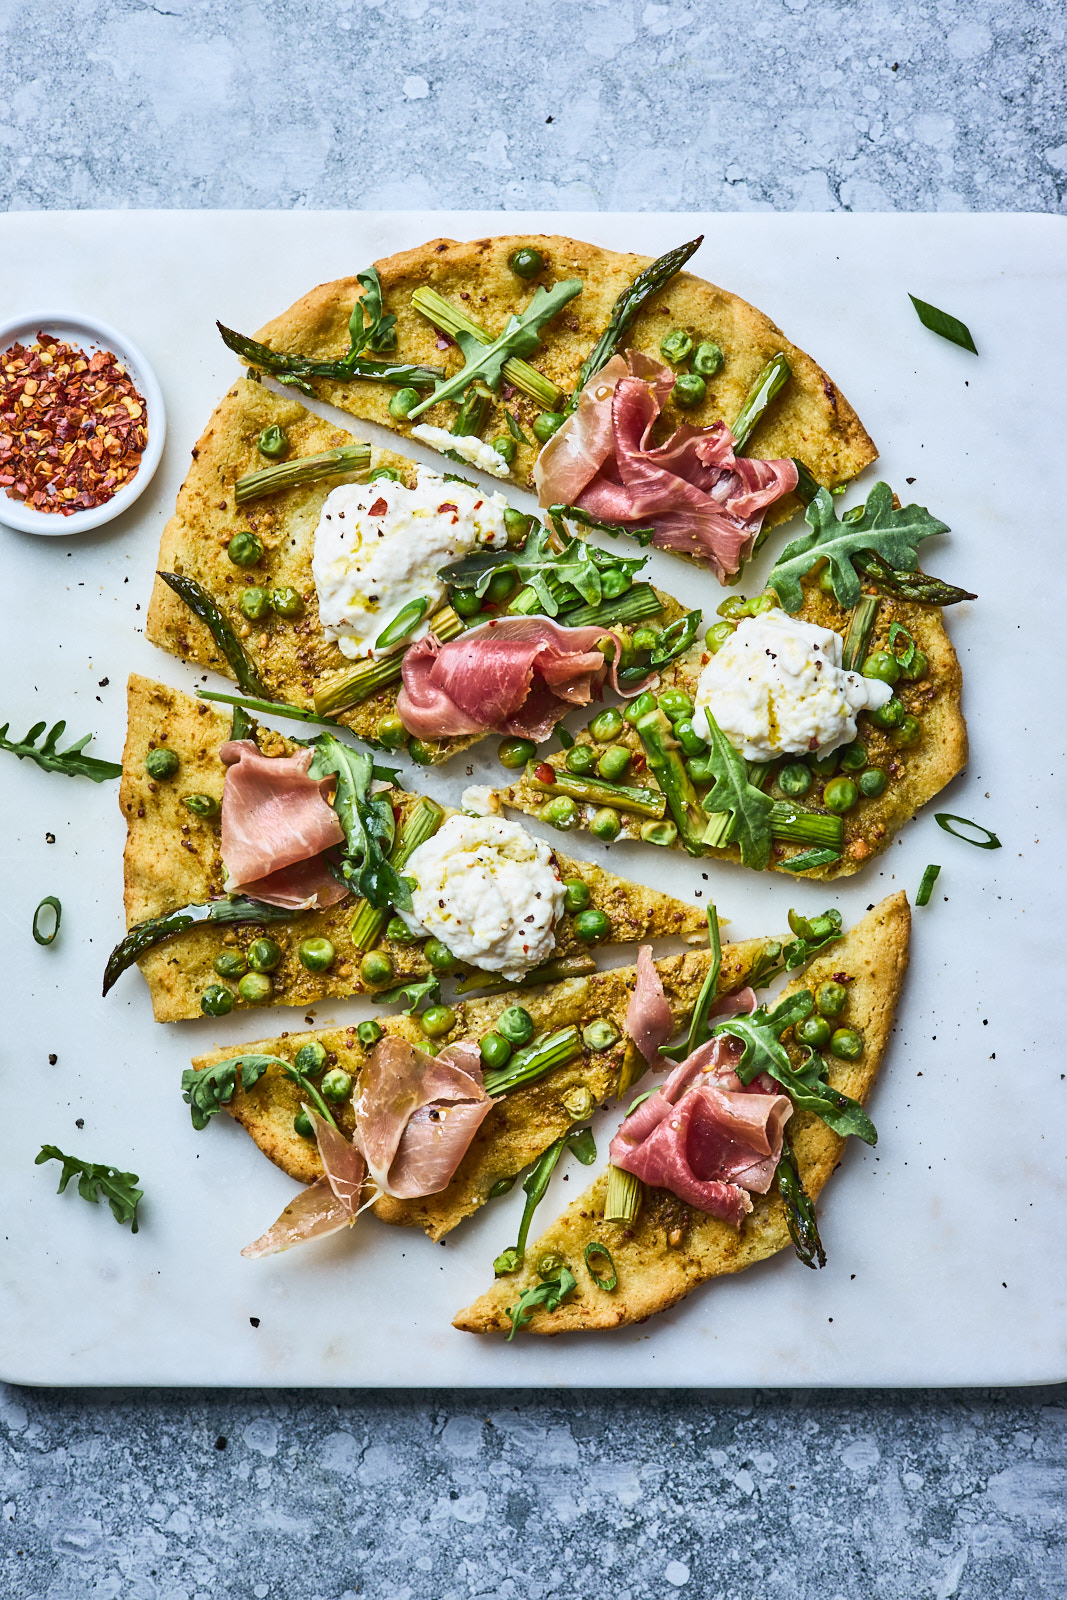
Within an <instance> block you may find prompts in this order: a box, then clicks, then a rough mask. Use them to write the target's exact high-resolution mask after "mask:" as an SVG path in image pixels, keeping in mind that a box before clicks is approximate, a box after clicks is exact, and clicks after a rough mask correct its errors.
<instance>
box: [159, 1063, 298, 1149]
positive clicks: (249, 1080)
mask: <svg viewBox="0 0 1067 1600" xmlns="http://www.w3.org/2000/svg"><path fill="white" fill-rule="evenodd" d="M288 1065H289V1063H288V1062H287V1061H283V1060H282V1059H281V1057H280V1056H262V1055H256V1054H251V1055H244V1056H227V1058H226V1060H225V1061H214V1062H212V1064H211V1066H210V1067H204V1069H203V1071H201V1072H197V1071H196V1069H195V1068H194V1067H186V1069H185V1071H184V1072H183V1073H182V1099H183V1100H184V1101H185V1103H186V1105H187V1106H188V1107H189V1114H190V1116H191V1117H192V1119H193V1127H194V1128H195V1129H196V1131H197V1133H199V1132H200V1131H201V1129H202V1128H206V1127H207V1125H208V1120H209V1118H211V1117H217V1116H218V1114H219V1112H220V1111H221V1110H222V1108H223V1106H228V1105H229V1103H230V1101H231V1100H232V1099H233V1095H234V1090H235V1089H236V1088H237V1074H238V1072H240V1074H241V1088H242V1089H252V1088H254V1087H255V1085H256V1084H257V1083H258V1082H259V1080H260V1078H262V1076H263V1074H264V1073H265V1072H266V1070H267V1068H268V1067H270V1066H278V1067H287V1066H288Z"/></svg>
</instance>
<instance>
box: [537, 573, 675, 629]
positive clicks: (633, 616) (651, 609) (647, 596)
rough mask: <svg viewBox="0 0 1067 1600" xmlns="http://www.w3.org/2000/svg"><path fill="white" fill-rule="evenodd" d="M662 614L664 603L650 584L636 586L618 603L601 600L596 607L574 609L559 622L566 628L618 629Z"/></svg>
mask: <svg viewBox="0 0 1067 1600" xmlns="http://www.w3.org/2000/svg"><path fill="white" fill-rule="evenodd" d="M662 610H663V602H662V601H661V600H660V597H659V595H658V594H657V593H656V591H655V589H653V587H652V585H651V584H650V583H635V584H634V585H633V586H632V588H629V589H627V591H626V593H625V594H622V595H620V596H619V597H618V599H617V600H601V602H600V604H599V605H596V606H577V607H576V608H575V610H573V611H568V612H566V613H565V615H563V616H561V617H560V618H559V621H560V623H561V624H562V625H563V626H564V627H567V628H587V627H594V628H597V627H605V628H613V627H617V626H619V627H621V626H622V624H623V623H628V622H643V621H644V620H645V618H646V617H654V616H656V615H657V614H658V613H659V612H660V611H662Z"/></svg>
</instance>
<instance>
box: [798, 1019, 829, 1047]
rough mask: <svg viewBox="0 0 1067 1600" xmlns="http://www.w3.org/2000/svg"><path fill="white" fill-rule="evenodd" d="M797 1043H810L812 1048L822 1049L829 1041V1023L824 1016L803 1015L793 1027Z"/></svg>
mask: <svg viewBox="0 0 1067 1600" xmlns="http://www.w3.org/2000/svg"><path fill="white" fill-rule="evenodd" d="M793 1034H794V1037H795V1038H796V1041H797V1044H810V1046H811V1048H812V1049H813V1050H824V1049H825V1048H826V1046H827V1045H828V1044H829V1043H830V1024H829V1023H828V1022H827V1020H826V1018H825V1017H818V1016H812V1017H805V1018H804V1020H803V1022H798V1023H797V1025H796V1027H795V1028H794V1029H793Z"/></svg>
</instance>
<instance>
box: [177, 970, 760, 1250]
mask: <svg viewBox="0 0 1067 1600" xmlns="http://www.w3.org/2000/svg"><path fill="white" fill-rule="evenodd" d="M766 944H767V941H766V940H763V939H750V940H746V941H744V942H742V943H739V944H727V945H724V946H723V952H722V968H721V971H720V974H719V980H718V992H719V993H720V994H729V993H733V992H734V991H735V990H737V989H741V988H743V987H744V985H745V984H746V982H747V981H748V977H749V974H750V973H751V972H752V970H753V968H754V966H755V964H756V962H757V961H758V959H759V957H760V955H761V953H762V952H763V951H764V949H765V948H766ZM710 963H711V954H710V952H709V951H708V950H693V951H687V952H686V953H685V954H683V955H676V956H668V957H666V958H665V959H663V960H661V961H657V962H656V967H657V970H658V971H659V974H660V977H661V978H662V980H663V986H664V992H665V993H666V995H667V998H668V1000H669V1001H670V1005H671V1011H672V1014H673V1016H674V1020H675V1023H676V1025H677V1026H678V1027H681V1026H682V1024H683V1022H684V1021H685V1019H686V1018H687V1017H688V1015H689V1014H690V1012H691V1011H692V1009H693V1006H694V1005H695V1003H696V999H697V995H698V994H699V992H700V986H701V984H702V983H703V981H704V979H705V977H706V976H707V972H708V968H709V966H710ZM635 970H636V969H635V968H634V967H632V966H628V967H616V968H613V969H611V970H609V971H605V972H595V973H591V974H590V975H589V976H588V977H582V978H569V979H567V980H565V981H564V982H562V983H555V984H546V985H544V986H543V987H541V988H537V989H530V990H526V991H524V993H523V994H522V996H521V1003H522V1004H523V1005H524V1006H525V1007H526V1009H527V1010H528V1011H529V1013H530V1015H531V1016H532V1017H533V1019H534V1023H535V1025H536V1028H537V1032H538V1033H540V1032H542V1031H546V1032H551V1031H554V1030H555V1029H557V1028H565V1027H570V1026H572V1025H573V1026H577V1027H579V1028H584V1027H586V1026H587V1025H588V1024H589V1023H590V1022H592V1021H594V1020H595V1019H597V1018H610V1019H612V1020H614V1022H615V1024H616V1026H617V1027H618V1029H619V1032H620V1037H619V1039H618V1040H617V1041H616V1043H615V1044H613V1045H612V1046H610V1047H609V1048H608V1049H606V1050H599V1051H598V1050H590V1049H588V1048H587V1049H585V1051H584V1053H583V1055H582V1057H581V1058H580V1059H579V1060H576V1061H575V1062H573V1063H572V1064H571V1065H569V1066H566V1067H560V1068H558V1069H557V1070H556V1071H555V1072H552V1073H549V1074H548V1075H547V1076H546V1077H545V1078H542V1079H541V1080H540V1081H539V1082H537V1083H531V1084H526V1085H524V1086H523V1087H522V1088H521V1089H516V1090H514V1091H513V1092H512V1093H511V1094H509V1095H507V1096H506V1097H505V1098H504V1099H503V1100H501V1101H500V1102H499V1103H498V1104H497V1105H496V1106H495V1107H494V1109H493V1110H492V1111H491V1112H490V1113H489V1115H488V1116H487V1117H486V1119H485V1121H484V1122H483V1123H482V1125H481V1127H480V1128H479V1130H478V1132H477V1134H476V1135H475V1137H474V1140H473V1142H472V1144H471V1147H470V1149H469V1150H468V1151H467V1154H466V1155H465V1156H464V1158H463V1160H462V1162H461V1163H460V1165H459V1168H458V1170H457V1171H456V1174H455V1176H454V1177H453V1179H452V1181H451V1183H449V1185H448V1187H447V1188H446V1189H444V1190H442V1192H441V1193H440V1194H434V1195H428V1196H426V1197H425V1198H423V1199H419V1200H391V1199H389V1198H388V1197H383V1198H382V1199H380V1200H379V1201H378V1203H377V1204H376V1206H375V1207H374V1210H375V1214H376V1215H377V1216H378V1217H379V1218H380V1219H381V1220H382V1221H383V1222H390V1223H398V1224H400V1225H402V1226H405V1227H414V1228H423V1229H424V1230H425V1231H426V1232H427V1233H428V1234H429V1235H430V1237H431V1238H432V1239H439V1238H441V1237H442V1236H443V1235H444V1234H446V1233H448V1232H449V1231H450V1230H451V1229H452V1228H454V1227H455V1226H456V1224H457V1223H459V1222H462V1221H463V1219H464V1217H468V1216H470V1215H471V1213H472V1212H474V1211H476V1210H477V1209H478V1208H479V1206H482V1205H484V1203H485V1201H486V1200H487V1199H488V1198H489V1192H490V1190H491V1189H492V1187H493V1185H494V1184H496V1183H498V1182H499V1181H500V1180H501V1179H503V1178H512V1177H514V1176H515V1174H516V1173H519V1172H521V1171H522V1169H523V1168H524V1167H527V1166H529V1164H530V1163H531V1162H532V1161H536V1159H537V1157H538V1156H539V1155H540V1154H541V1153H542V1151H543V1150H545V1149H546V1147H547V1146H548V1145H550V1144H551V1143H552V1141H553V1140H554V1139H558V1138H559V1136H560V1135H561V1134H563V1133H566V1132H567V1130H568V1129H569V1128H572V1127H576V1126H579V1125H580V1121H584V1120H585V1118H584V1117H583V1118H581V1119H580V1121H579V1122H576V1121H575V1118H574V1117H573V1115H572V1114H571V1113H570V1112H569V1111H568V1110H567V1108H566V1106H565V1105H564V1104H563V1100H564V1097H565V1096H566V1095H569V1094H571V1093H572V1092H573V1091H575V1090H581V1089H587V1090H588V1091H589V1093H590V1095H591V1096H592V1099H593V1102H594V1103H595V1104H596V1105H600V1104H601V1103H602V1102H603V1101H604V1100H606V1099H607V1098H608V1097H609V1095H611V1094H612V1093H613V1092H614V1088H615V1085H616V1083H617V1082H618V1077H619V1069H620V1067H621V1066H622V1064H623V1057H624V1052H625V1040H624V1038H623V1037H622V1029H623V1022H624V1020H625V1016H626V1007H627V1004H628V1003H629V999H630V994H631V992H632V989H633V985H634V982H635ZM514 1003H515V995H514V994H507V995H492V996H486V997H485V998H483V999H478V1000H467V1001H460V1002H457V1003H456V1005H455V1010H456V1024H455V1027H454V1028H453V1030H452V1032H451V1034H449V1036H448V1039H447V1040H445V1041H443V1042H446V1043H447V1042H449V1041H453V1040H459V1039H464V1038H471V1037H474V1038H481V1037H482V1036H483V1035H484V1034H486V1033H488V1032H489V1030H490V1029H491V1028H492V1027H493V1026H494V1024H495V1022H496V1019H497V1018H498V1017H499V1016H500V1013H501V1012H502V1011H503V1010H504V1009H505V1008H506V1007H507V1006H509V1005H513V1004H514ZM381 1026H382V1029H383V1031H384V1032H386V1033H395V1034H399V1035H400V1036H401V1037H403V1038H406V1039H409V1040H411V1042H412V1043H413V1044H423V1045H424V1044H425V1043H426V1039H425V1035H424V1034H423V1033H422V1031H421V1029H420V1028H419V1027H418V1025H417V1023H415V1022H413V1021H412V1020H411V1019H410V1018H407V1017H386V1018H383V1019H382V1021H381ZM312 1041H316V1042H318V1043H320V1044H321V1045H322V1046H323V1048H324V1049H325V1050H326V1051H327V1052H329V1054H330V1058H331V1059H330V1065H331V1066H332V1065H334V1064H336V1065H338V1066H340V1067H343V1068H344V1069H345V1071H347V1072H350V1073H352V1074H353V1076H356V1075H357V1074H358V1072H359V1070H360V1068H361V1067H362V1064H363V1061H364V1055H365V1053H364V1051H363V1048H362V1046H361V1045H360V1042H359V1038H358V1036H357V1033H356V1030H355V1028H325V1029H318V1030H316V1031H314V1032H311V1033H293V1034H283V1035H282V1036H281V1037H280V1038H274V1039H265V1040H260V1041H259V1043H257V1044H244V1045H233V1046H230V1047H228V1048H226V1049H223V1050H215V1051H212V1052H210V1053H209V1054H206V1055H202V1056H197V1057H196V1058H195V1059H194V1061H193V1066H194V1067H195V1068H196V1070H197V1071H198V1072H199V1071H202V1070H203V1069H204V1068H205V1067H209V1066H211V1065H212V1064H213V1063H214V1062H216V1061H222V1060H225V1059H226V1058H227V1057H229V1056H234V1055H240V1054H242V1053H244V1052H253V1051H254V1052H256V1053H259V1054H263V1055H280V1056H282V1057H284V1058H285V1059H287V1060H292V1059H293V1057H294V1056H295V1054H296V1052H297V1051H298V1050H299V1049H300V1048H301V1046H302V1045H305V1044H308V1043H310V1042H312ZM439 1042H441V1041H439ZM642 1070H643V1068H642ZM299 1109H300V1093H299V1091H298V1089H297V1087H296V1085H295V1084H294V1083H293V1082H292V1080H291V1079H289V1078H287V1077H286V1076H285V1074H284V1073H283V1072H282V1071H281V1069H280V1068H278V1067H269V1068H268V1069H267V1071H266V1072H265V1073H264V1075H263V1077H262V1078H261V1079H260V1080H259V1082H258V1083H257V1084H256V1085H255V1087H254V1088H253V1089H251V1090H250V1091H248V1092H247V1093H246V1092H245V1091H244V1090H240V1089H239V1090H238V1091H237V1092H236V1093H235V1095H234V1097H233V1100H232V1102H231V1104H230V1106H229V1110H230V1112H231V1113H232V1115H233V1116H234V1117H236V1119H237V1121H238V1122H239V1123H240V1124H241V1126H242V1127H243V1128H244V1129H245V1131H246V1132H247V1133H248V1134H250V1135H251V1137H252V1138H253V1139H254V1140H255V1142H256V1144H257V1145H258V1146H259V1148H260V1149H261V1150H262V1151H263V1153H264V1155H266V1156H268V1157H269V1158H270V1160H271V1161H273V1162H274V1163H275V1164H276V1165H277V1166H279V1167H281V1168H282V1170H283V1171H285V1172H288V1173H289V1175H290V1176H291V1177H293V1178H296V1179H297V1180H298V1181H299V1182H301V1183H312V1182H314V1180H315V1179H316V1178H319V1177H321V1176H322V1165H321V1163H320V1161H319V1157H318V1151H317V1150H316V1148H315V1145H314V1143H312V1142H311V1141H310V1140H308V1139H305V1138H302V1137H301V1135H300V1134H298V1133H296V1132H295V1130H294V1128H293V1118H294V1117H295V1116H296V1114H297V1112H298V1111H299ZM586 1115H588V1113H586ZM338 1121H339V1123H340V1125H341V1127H342V1128H343V1130H344V1132H345V1133H347V1134H349V1135H351V1133H352V1128H353V1120H352V1109H351V1104H350V1103H346V1104H345V1106H344V1107H343V1108H342V1110H341V1112H340V1113H338Z"/></svg>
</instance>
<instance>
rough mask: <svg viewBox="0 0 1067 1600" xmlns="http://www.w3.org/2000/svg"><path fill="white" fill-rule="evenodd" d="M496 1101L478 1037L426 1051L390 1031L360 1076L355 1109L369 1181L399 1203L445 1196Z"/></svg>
mask: <svg viewBox="0 0 1067 1600" xmlns="http://www.w3.org/2000/svg"><path fill="white" fill-rule="evenodd" d="M492 1106H493V1102H492V1100H490V1098H489V1096H488V1095H487V1094H486V1092H485V1089H484V1088H483V1086H482V1068H481V1058H480V1055H479V1051H478V1046H477V1044H475V1043H474V1042H473V1041H471V1040H465V1041H463V1042H462V1043H461V1044H455V1045H450V1046H449V1047H448V1049H447V1050H442V1051H441V1054H440V1055H439V1056H428V1055H425V1054H424V1053H423V1052H422V1051H421V1050H416V1049H415V1048H414V1046H413V1045H410V1044H408V1042H407V1041H406V1040H405V1039H399V1038H397V1036H396V1035H395V1034H386V1035H385V1037H384V1038H383V1039H380V1040H379V1042H378V1043H377V1044H376V1045H375V1047H374V1049H373V1050H372V1051H371V1054H370V1056H369V1057H368V1059H367V1063H366V1065H365V1066H364V1068H363V1071H362V1073H361V1074H360V1091H359V1096H358V1098H357V1100H356V1106H355V1110H356V1141H357V1142H358V1144H359V1146H360V1148H361V1150H362V1152H363V1155H364V1157H365V1159H366V1162H367V1169H368V1172H369V1173H370V1177H371V1179H372V1180H373V1182H374V1183H376V1184H377V1186H378V1188H379V1189H380V1190H381V1191H382V1193H383V1194H388V1195H392V1196H393V1198H394V1199H397V1200H414V1199H417V1198H418V1197H419V1196H420V1195H427V1194H439V1193H440V1191H441V1190H442V1189H444V1188H446V1187H447V1185H448V1183H449V1182H450V1180H451V1178H452V1175H453V1173H454V1172H455V1170H456V1168H457V1167H458V1166H459V1164H460V1162H461V1161H462V1159H463V1157H464V1156H465V1155H466V1153H467V1150H468V1148H469V1146H470V1143H471V1140H472V1139H473V1138H474V1135H475V1134H476V1133H477V1131H478V1129H479V1128H480V1127H481V1125H482V1123H483V1122H484V1120H485V1118H486V1117H487V1116H488V1114H489V1112H490V1111H491V1110H492Z"/></svg>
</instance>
